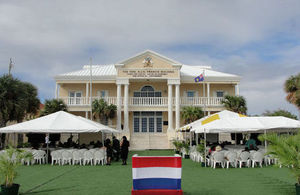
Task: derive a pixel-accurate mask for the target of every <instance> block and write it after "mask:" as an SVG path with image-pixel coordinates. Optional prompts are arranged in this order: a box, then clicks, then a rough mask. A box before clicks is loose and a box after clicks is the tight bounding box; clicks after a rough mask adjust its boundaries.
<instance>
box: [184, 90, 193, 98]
mask: <svg viewBox="0 0 300 195" xmlns="http://www.w3.org/2000/svg"><path fill="white" fill-rule="evenodd" d="M186 96H187V97H195V91H187V92H186Z"/></svg>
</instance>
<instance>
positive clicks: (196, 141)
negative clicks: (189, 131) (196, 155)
mask: <svg viewBox="0 0 300 195" xmlns="http://www.w3.org/2000/svg"><path fill="white" fill-rule="evenodd" d="M195 134H196V145H198V144H199V143H198V133H196V131H195Z"/></svg>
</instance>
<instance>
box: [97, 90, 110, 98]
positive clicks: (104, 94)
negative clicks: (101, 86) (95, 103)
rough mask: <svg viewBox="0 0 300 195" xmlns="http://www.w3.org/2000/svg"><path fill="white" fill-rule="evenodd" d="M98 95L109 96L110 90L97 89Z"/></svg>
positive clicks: (101, 96)
mask: <svg viewBox="0 0 300 195" xmlns="http://www.w3.org/2000/svg"><path fill="white" fill-rule="evenodd" d="M97 96H98V97H100V98H105V97H107V96H108V91H107V90H101V91H97Z"/></svg>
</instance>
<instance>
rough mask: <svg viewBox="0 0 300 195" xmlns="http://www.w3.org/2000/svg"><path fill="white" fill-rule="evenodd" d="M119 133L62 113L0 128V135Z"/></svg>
mask: <svg viewBox="0 0 300 195" xmlns="http://www.w3.org/2000/svg"><path fill="white" fill-rule="evenodd" d="M97 132H104V133H119V132H120V131H117V130H115V129H113V128H110V127H108V126H105V125H102V124H100V123H97V122H94V121H91V120H88V119H85V118H83V117H79V116H76V115H73V114H70V113H67V112H64V111H59V112H55V113H53V114H49V115H47V116H43V117H40V118H36V119H33V120H30V121H25V122H22V123H18V124H15V125H10V126H7V127H4V128H0V133H97Z"/></svg>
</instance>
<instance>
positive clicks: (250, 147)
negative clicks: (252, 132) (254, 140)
mask: <svg viewBox="0 0 300 195" xmlns="http://www.w3.org/2000/svg"><path fill="white" fill-rule="evenodd" d="M251 150H256V151H257V150H258V148H257V147H254V146H253V144H250V146H249V151H251Z"/></svg>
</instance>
